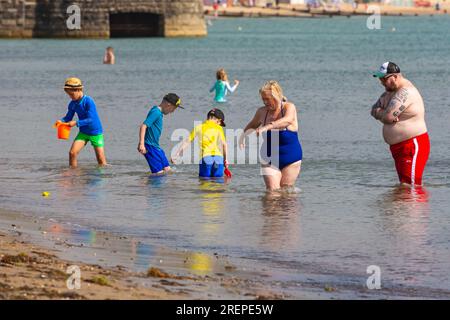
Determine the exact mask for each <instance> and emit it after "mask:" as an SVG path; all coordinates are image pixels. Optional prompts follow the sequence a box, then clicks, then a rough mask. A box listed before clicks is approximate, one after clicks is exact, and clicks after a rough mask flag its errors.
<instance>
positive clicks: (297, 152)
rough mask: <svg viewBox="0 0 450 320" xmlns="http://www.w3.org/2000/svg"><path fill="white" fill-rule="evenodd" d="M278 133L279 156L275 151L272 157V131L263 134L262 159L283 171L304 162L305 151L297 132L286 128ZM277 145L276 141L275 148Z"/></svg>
mask: <svg viewBox="0 0 450 320" xmlns="http://www.w3.org/2000/svg"><path fill="white" fill-rule="evenodd" d="M268 113H269V112H268V111H267V113H266V117H265V118H264V125H266V120H267V115H268ZM281 115H282V116H283V117H284V114H283V104H281ZM277 133H278V135H279V144H278V154H276V153H277V150H274V151H275V154H274V155H272V130H268V131H267V132H266V134H263V138H264V142H263V145H262V148H261V159H262V160H264V161H265V162H267V163H268V164H270V165H273V166H275V167H277V168H279V169H280V170H282V169H283V168H284V167H287V166H288V165H290V164H292V163H294V162H297V161H300V160H302V158H303V151H302V146H301V144H300V140H299V139H298V133H297V131H290V130H288V129H287V128H284V129H283V130H279V131H277ZM275 136H276V135H275ZM276 143H277V141H274V144H275V147H276Z"/></svg>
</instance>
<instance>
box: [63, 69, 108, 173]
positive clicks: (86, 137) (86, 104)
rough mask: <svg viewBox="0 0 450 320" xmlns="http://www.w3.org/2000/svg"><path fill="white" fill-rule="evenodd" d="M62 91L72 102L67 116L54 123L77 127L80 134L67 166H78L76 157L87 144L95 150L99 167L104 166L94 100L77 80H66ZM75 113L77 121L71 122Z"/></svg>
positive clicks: (100, 126) (101, 132) (101, 130)
mask: <svg viewBox="0 0 450 320" xmlns="http://www.w3.org/2000/svg"><path fill="white" fill-rule="evenodd" d="M64 91H65V92H66V93H67V95H68V96H69V97H70V99H71V100H72V101H71V102H70V103H69V106H68V111H67V114H66V116H65V117H64V118H62V119H61V120H58V121H57V122H56V123H61V122H62V123H65V124H67V125H69V126H70V127H74V126H77V127H78V128H79V129H80V132H79V133H78V135H77V136H76V137H75V140H74V142H73V144H72V147H71V148H70V152H69V164H70V167H71V168H76V167H77V166H78V161H77V156H78V153H80V151H81V149H83V148H84V147H85V146H86V144H87V143H88V142H91V144H92V146H93V147H94V150H95V156H96V157H97V162H98V164H99V165H100V166H105V165H106V164H107V163H106V158H105V152H104V139H103V128H102V124H101V122H100V118H99V116H98V113H97V107H96V105H95V102H94V100H93V99H92V98H91V97H89V96H87V95H85V94H84V93H83V84H82V82H81V80H80V79H78V78H68V79H66V82H65V84H64ZM75 113H76V114H77V116H78V120H77V121H74V120H72V119H73V117H74V115H75Z"/></svg>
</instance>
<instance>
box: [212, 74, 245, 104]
mask: <svg viewBox="0 0 450 320" xmlns="http://www.w3.org/2000/svg"><path fill="white" fill-rule="evenodd" d="M216 78H217V81H216V83H214V85H213V86H212V87H211V89H210V90H209V92H213V91H216V95H215V97H214V101H216V102H226V101H227V100H226V95H227V93H228V91H230V92H231V93H233V92H234V91H235V90H236V88H237V87H238V85H239V81H238V80H234V86H232V87H231V86H230V82H229V81H228V75H227V73H226V72H225V69H223V68H221V69H219V70H217V73H216Z"/></svg>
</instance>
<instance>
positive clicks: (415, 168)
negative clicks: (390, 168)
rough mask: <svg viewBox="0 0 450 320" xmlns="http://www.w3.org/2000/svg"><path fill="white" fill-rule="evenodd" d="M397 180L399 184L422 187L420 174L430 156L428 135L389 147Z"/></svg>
mask: <svg viewBox="0 0 450 320" xmlns="http://www.w3.org/2000/svg"><path fill="white" fill-rule="evenodd" d="M391 153H392V157H393V158H394V160H395V168H396V169H397V173H398V178H399V179H400V182H401V183H408V184H411V185H422V174H423V170H424V169H425V165H426V164H427V161H428V155H429V154H430V139H429V137H428V133H424V134H421V135H420V136H417V137H414V138H411V139H408V140H405V141H402V142H400V143H397V144H394V145H392V146H391Z"/></svg>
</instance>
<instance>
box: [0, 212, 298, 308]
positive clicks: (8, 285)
mask: <svg viewBox="0 0 450 320" xmlns="http://www.w3.org/2000/svg"><path fill="white" fill-rule="evenodd" d="M1 214H2V221H1V223H0V248H1V249H0V300H2V299H8V300H22V299H26V300H28V299H29V300H36V299H43V300H50V299H51V300H53V299H56V300H60V299H70V300H72V299H75V300H107V299H114V300H129V299H132V300H142V299H146V300H160V299H163V300H192V299H250V300H252V299H284V298H289V297H287V296H283V295H280V294H277V293H276V292H272V291H271V290H270V289H268V288H266V287H265V285H264V284H262V283H258V281H252V280H248V279H246V278H247V277H246V275H245V272H242V271H240V270H238V268H237V267H236V266H234V265H232V264H230V263H229V262H228V261H227V259H226V258H225V257H220V256H218V255H216V256H214V257H212V259H214V260H215V262H214V267H213V268H214V272H213V273H209V272H208V273H206V272H203V271H202V265H201V264H197V267H196V268H194V269H195V270H196V271H195V270H194V272H192V273H186V272H179V273H177V274H175V273H173V272H167V271H166V267H168V268H169V269H171V270H176V269H178V270H179V269H180V268H179V267H178V268H177V267H176V265H177V264H180V263H182V264H184V265H185V266H188V265H189V264H190V263H191V262H190V261H189V260H190V259H191V258H190V257H193V256H192V255H190V254H188V253H184V254H183V253H177V252H173V251H172V252H170V251H169V250H167V251H161V252H160V256H159V258H160V259H159V261H160V263H161V264H163V261H164V265H165V266H163V267H160V266H151V267H149V268H148V270H147V271H143V272H136V271H131V270H130V269H129V268H127V267H125V266H123V265H116V266H113V264H114V263H115V262H117V260H115V259H114V257H111V256H110V257H109V258H110V259H109V261H108V262H106V261H105V260H104V259H102V258H101V255H102V254H101V253H100V252H99V253H98V254H97V253H94V254H93V253H92V249H93V248H89V247H88V246H83V245H82V244H81V245H75V244H73V243H72V244H70V243H69V242H68V241H66V240H63V239H62V238H56V239H55V238H50V237H48V233H47V231H43V230H49V229H48V228H49V226H45V224H43V223H41V222H36V221H33V222H31V223H30V222H29V221H26V220H25V219H23V218H24V217H20V216H18V215H17V214H14V213H10V212H9V213H8V212H4V211H2V212H1ZM33 224H34V228H33V227H30V226H31V225H33ZM50 228H51V226H50ZM32 229H34V230H32ZM49 233H50V231H49ZM99 236H100V237H103V240H104V241H108V242H112V243H114V242H115V241H119V242H120V241H122V242H124V241H126V239H124V238H123V237H119V238H121V239H117V238H116V239H114V235H103V236H102V235H99ZM39 237H40V238H41V240H39V239H37V238H39ZM42 243H45V244H46V245H42ZM52 246H53V247H52ZM107 246H108V245H105V248H104V249H106V247H107ZM75 251H76V252H75ZM96 251H97V252H98V248H96ZM97 256H98V257H97ZM70 257H73V258H72V259H71V258H70ZM163 259H164V260H163ZM80 260H83V261H91V262H94V261H96V262H98V263H85V262H84V263H83V262H81V261H80ZM122 260H123V259H122ZM71 266H77V267H78V268H79V270H80V273H81V279H80V285H81V286H80V288H79V289H77V288H74V287H72V288H69V286H68V284H67V283H68V280H69V278H70V277H71V275H72V274H73V272H72V273H68V270H69V271H70V269H69V267H71ZM203 269H204V268H203ZM71 283H72V286H74V284H75V282H71Z"/></svg>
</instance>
